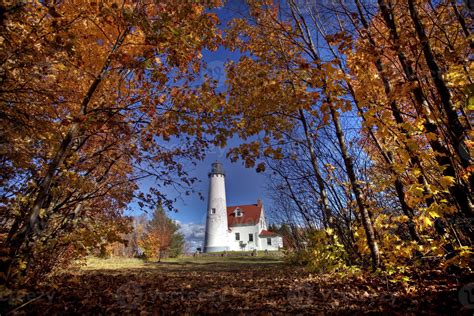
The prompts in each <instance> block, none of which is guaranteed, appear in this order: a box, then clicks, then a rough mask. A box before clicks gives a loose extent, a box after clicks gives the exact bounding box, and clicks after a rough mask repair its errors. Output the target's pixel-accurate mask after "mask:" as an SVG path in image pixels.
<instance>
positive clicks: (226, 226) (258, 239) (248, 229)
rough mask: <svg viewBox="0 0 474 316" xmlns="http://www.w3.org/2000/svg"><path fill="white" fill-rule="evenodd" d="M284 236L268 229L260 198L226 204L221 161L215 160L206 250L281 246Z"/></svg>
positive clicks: (263, 248) (211, 178) (273, 248)
mask: <svg viewBox="0 0 474 316" xmlns="http://www.w3.org/2000/svg"><path fill="white" fill-rule="evenodd" d="M281 247H283V240H282V238H281V237H280V236H278V235H277V234H276V233H273V232H270V231H268V230H267V221H266V219H265V212H264V208H263V204H262V202H261V200H258V201H257V203H256V204H249V205H235V206H227V204H226V196H225V174H224V170H223V168H222V164H220V163H218V162H216V163H213V164H212V170H211V172H210V173H209V197H208V206H207V218H206V235H205V241H204V252H218V251H224V250H230V251H236V250H254V249H256V250H278V249H280V248H281Z"/></svg>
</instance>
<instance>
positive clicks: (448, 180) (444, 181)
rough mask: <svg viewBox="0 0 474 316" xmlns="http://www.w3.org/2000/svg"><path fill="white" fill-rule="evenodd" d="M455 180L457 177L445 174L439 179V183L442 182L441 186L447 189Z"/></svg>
mask: <svg viewBox="0 0 474 316" xmlns="http://www.w3.org/2000/svg"><path fill="white" fill-rule="evenodd" d="M454 182H455V179H454V178H453V177H451V176H443V177H441V178H440V179H439V183H440V184H441V186H442V187H443V188H445V189H447V188H448V187H450V186H451V185H453V184H454Z"/></svg>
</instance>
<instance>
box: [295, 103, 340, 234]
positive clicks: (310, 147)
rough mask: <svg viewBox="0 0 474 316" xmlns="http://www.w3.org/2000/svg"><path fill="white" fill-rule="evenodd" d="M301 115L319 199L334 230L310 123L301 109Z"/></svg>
mask: <svg viewBox="0 0 474 316" xmlns="http://www.w3.org/2000/svg"><path fill="white" fill-rule="evenodd" d="M299 115H300V121H301V123H302V124H303V129H304V135H305V139H306V145H307V146H308V150H309V155H310V158H311V166H312V167H313V172H314V175H315V176H316V182H317V184H318V189H319V195H320V196H319V197H320V199H321V206H322V209H323V212H324V216H325V218H326V220H327V225H328V226H329V227H331V228H333V225H334V218H333V216H332V212H331V208H330V207H329V200H328V194H327V191H326V187H325V185H324V179H323V177H322V175H321V171H320V170H319V166H318V160H317V157H316V153H315V151H314V145H313V141H312V139H311V134H310V132H309V127H308V122H307V121H306V117H305V115H304V111H303V110H302V109H299Z"/></svg>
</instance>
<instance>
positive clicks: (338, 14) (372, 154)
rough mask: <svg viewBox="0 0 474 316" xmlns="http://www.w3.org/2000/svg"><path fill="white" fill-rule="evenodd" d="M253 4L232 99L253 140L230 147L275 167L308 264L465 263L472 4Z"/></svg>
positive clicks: (239, 26) (236, 25)
mask: <svg viewBox="0 0 474 316" xmlns="http://www.w3.org/2000/svg"><path fill="white" fill-rule="evenodd" d="M249 7H250V11H249V17H248V18H238V19H234V20H233V21H232V22H231V23H230V26H229V30H228V31H227V34H226V35H227V45H228V47H229V48H230V49H235V50H239V51H241V52H245V54H244V56H243V57H241V58H240V60H239V61H238V62H235V63H229V65H228V68H227V70H228V84H229V90H228V99H229V100H228V102H229V104H231V107H232V108H235V109H237V113H238V114H240V115H241V116H240V117H239V120H238V122H237V128H238V129H237V130H238V133H239V135H240V136H241V137H242V138H243V139H249V140H250V141H247V142H245V143H244V144H242V145H241V146H238V147H236V148H234V149H233V150H232V151H231V152H230V153H229V156H230V157H231V159H233V160H237V159H243V160H244V161H245V164H246V165H247V166H248V167H253V166H256V170H257V172H258V171H264V170H268V172H269V173H270V174H271V175H270V178H271V180H270V187H271V190H272V191H273V192H274V203H275V211H274V213H275V215H276V216H278V217H279V218H280V220H281V221H282V222H286V223H287V224H289V227H290V228H291V230H290V231H291V232H292V233H293V236H294V240H295V244H296V247H295V248H296V249H297V250H298V248H299V249H300V251H299V253H301V254H302V256H303V257H304V261H306V262H309V264H310V266H311V265H313V267H314V263H315V262H318V260H319V261H324V260H322V259H323V258H322V257H321V256H326V255H327V256H329V257H330V258H332V259H331V260H330V262H326V263H324V264H332V263H331V262H339V261H338V259H336V258H333V257H334V256H336V257H338V258H341V259H343V262H344V265H346V266H366V265H368V264H369V260H370V264H371V266H372V268H373V269H377V268H383V269H386V270H388V271H391V272H390V273H395V272H397V271H401V270H403V271H406V270H405V268H406V267H407V266H408V267H415V266H417V267H423V268H430V267H435V266H436V267H439V266H441V267H444V268H448V267H452V266H456V267H457V268H461V269H463V268H468V258H470V257H471V256H472V218H473V201H472V196H473V194H472V193H473V188H474V187H473V185H474V182H473V173H472V172H473V166H472V162H473V161H472V150H471V148H472V140H471V137H472V136H473V135H472V129H471V124H472V120H470V119H472V117H471V118H470V117H469V115H471V116H472V114H469V113H470V111H471V110H472V105H469V100H472V88H473V85H472V63H470V62H469V54H470V51H471V48H472V35H471V34H470V32H469V30H468V28H466V25H469V24H470V22H471V21H470V18H469V16H468V15H467V9H464V7H463V5H462V4H461V3H457V2H456V1H434V2H433V1H424V0H404V1H392V0H379V1H359V0H355V1H353V2H337V1H335V2H332V3H329V4H325V3H320V4H319V3H318V2H311V1H308V2H304V1H303V2H301V1H293V0H289V1H287V2H285V3H283V4H282V3H279V2H273V1H263V2H262V1H250V2H249ZM470 98H471V99H470ZM471 102H472V101H471ZM321 230H326V232H327V233H326V235H327V237H324V235H321V234H320V231H321ZM315 236H317V237H315ZM334 237H336V238H334ZM315 238H316V239H315ZM315 240H316V242H315ZM298 244H299V245H300V246H298ZM308 245H309V249H308V247H307V246H308ZM322 245H326V246H324V247H325V248H324V249H322V248H321V247H322ZM340 245H341V246H343V252H342V253H341V252H340V247H339V246H340ZM331 249H332V250H331ZM331 252H332V254H331ZM315 256H316V258H315ZM329 257H328V258H329ZM338 267H339V268H340V267H341V266H340V265H339V266H338ZM315 268H316V269H325V268H324V267H315Z"/></svg>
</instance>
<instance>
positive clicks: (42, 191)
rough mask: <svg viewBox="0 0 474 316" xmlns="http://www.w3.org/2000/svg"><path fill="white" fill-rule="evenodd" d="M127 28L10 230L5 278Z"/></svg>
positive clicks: (33, 230) (36, 227) (0, 269)
mask: <svg viewBox="0 0 474 316" xmlns="http://www.w3.org/2000/svg"><path fill="white" fill-rule="evenodd" d="M128 32H129V29H128V28H127V29H126V30H125V31H124V32H123V33H121V34H120V35H119V36H118V38H117V40H116V42H115V45H114V47H113V48H112V50H111V52H110V54H109V55H108V57H107V59H106V60H105V62H104V65H103V66H102V68H101V70H100V72H99V74H98V75H97V77H96V78H95V79H94V81H93V82H92V84H91V85H90V87H89V89H88V91H87V93H86V95H85V96H84V98H83V100H82V102H81V107H80V109H79V113H78V114H77V116H76V120H75V121H74V122H73V123H72V125H71V127H70V128H69V130H68V132H67V133H66V136H65V137H64V139H63V140H62V141H61V143H60V144H59V147H58V149H57V151H56V154H55V155H54V158H53V160H52V161H51V163H50V164H49V165H48V168H47V172H46V175H45V177H44V178H43V180H42V181H41V182H40V183H39V187H38V193H37V195H36V198H35V200H34V202H33V204H32V206H31V210H30V212H29V213H28V214H27V216H26V217H25V218H24V220H23V226H22V228H21V229H20V230H19V231H18V232H10V234H11V236H12V238H11V239H10V240H9V241H8V244H7V245H6V247H7V249H8V259H7V260H6V261H3V262H2V263H1V264H0V273H4V275H5V279H6V280H7V281H8V280H9V279H10V273H11V268H12V265H13V264H14V259H15V257H16V256H17V255H18V253H19V251H20V249H21V248H22V246H23V245H24V244H25V242H26V241H27V240H30V241H31V244H33V243H34V240H33V235H34V234H38V233H40V231H41V228H40V221H39V215H40V211H41V209H42V208H47V205H45V204H47V201H48V199H49V196H50V191H51V190H50V189H51V184H52V183H53V180H54V177H55V175H56V172H57V170H59V169H60V167H61V166H62V165H63V163H64V160H65V159H66V157H67V156H68V154H69V150H70V148H71V146H72V144H73V142H74V140H75V139H76V137H77V136H78V135H79V134H80V130H81V126H80V121H81V120H82V117H83V116H84V115H86V114H87V107H88V105H89V103H90V101H91V99H92V97H93V95H94V93H95V92H96V90H97V88H98V86H99V84H100V83H101V82H102V80H103V78H104V75H105V74H106V73H107V71H108V70H109V67H110V64H111V62H112V56H113V54H114V53H115V52H116V50H117V49H118V48H119V47H120V46H121V45H122V43H123V41H124V40H125V37H126V36H127V35H128ZM30 248H31V247H30Z"/></svg>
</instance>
